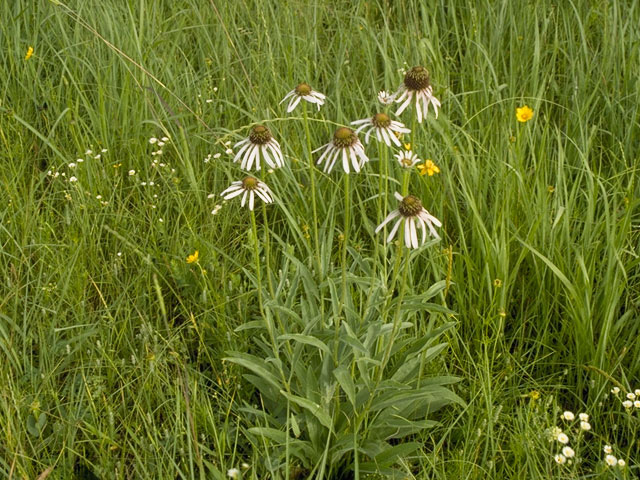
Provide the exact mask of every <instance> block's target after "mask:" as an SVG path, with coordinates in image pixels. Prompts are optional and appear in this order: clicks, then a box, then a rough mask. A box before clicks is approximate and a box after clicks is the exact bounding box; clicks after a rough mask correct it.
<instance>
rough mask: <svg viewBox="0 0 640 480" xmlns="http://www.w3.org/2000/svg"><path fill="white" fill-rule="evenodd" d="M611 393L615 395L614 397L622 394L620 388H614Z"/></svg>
mask: <svg viewBox="0 0 640 480" xmlns="http://www.w3.org/2000/svg"><path fill="white" fill-rule="evenodd" d="M611 393H613V394H614V395H618V394H619V393H620V388H618V387H613V388H612V389H611Z"/></svg>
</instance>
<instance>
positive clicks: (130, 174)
mask: <svg viewBox="0 0 640 480" xmlns="http://www.w3.org/2000/svg"><path fill="white" fill-rule="evenodd" d="M135 174H136V171H135V170H133V169H131V170H129V176H130V177H133V176H134V175H135Z"/></svg>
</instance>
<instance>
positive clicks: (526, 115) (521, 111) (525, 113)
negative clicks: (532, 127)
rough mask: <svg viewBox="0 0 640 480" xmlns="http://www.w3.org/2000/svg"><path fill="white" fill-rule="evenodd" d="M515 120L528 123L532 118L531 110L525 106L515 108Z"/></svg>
mask: <svg viewBox="0 0 640 480" xmlns="http://www.w3.org/2000/svg"><path fill="white" fill-rule="evenodd" d="M516 118H517V119H518V121H519V122H522V123H525V122H528V121H529V120H531V119H532V118H533V110H531V108H529V107H528V106H527V105H525V106H524V107H519V108H516Z"/></svg>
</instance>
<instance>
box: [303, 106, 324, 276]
mask: <svg viewBox="0 0 640 480" xmlns="http://www.w3.org/2000/svg"><path fill="white" fill-rule="evenodd" d="M302 104H303V105H302V111H303V114H304V133H305V136H306V137H307V155H308V156H309V178H310V180H311V208H312V210H313V243H314V244H313V245H312V249H313V252H314V256H315V259H316V264H317V265H316V268H317V274H318V275H321V272H320V269H321V265H322V264H321V262H320V241H319V240H318V208H317V205H316V176H315V166H314V165H313V155H312V153H311V133H310V132H309V119H308V117H307V102H302Z"/></svg>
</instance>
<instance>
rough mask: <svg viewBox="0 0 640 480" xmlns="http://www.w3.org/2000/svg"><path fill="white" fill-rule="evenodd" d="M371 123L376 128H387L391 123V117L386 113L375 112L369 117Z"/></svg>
mask: <svg viewBox="0 0 640 480" xmlns="http://www.w3.org/2000/svg"><path fill="white" fill-rule="evenodd" d="M371 123H373V126H374V127H377V128H388V127H389V125H391V119H390V118H389V115H387V114H386V113H376V114H375V115H374V116H373V118H372V119H371Z"/></svg>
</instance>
